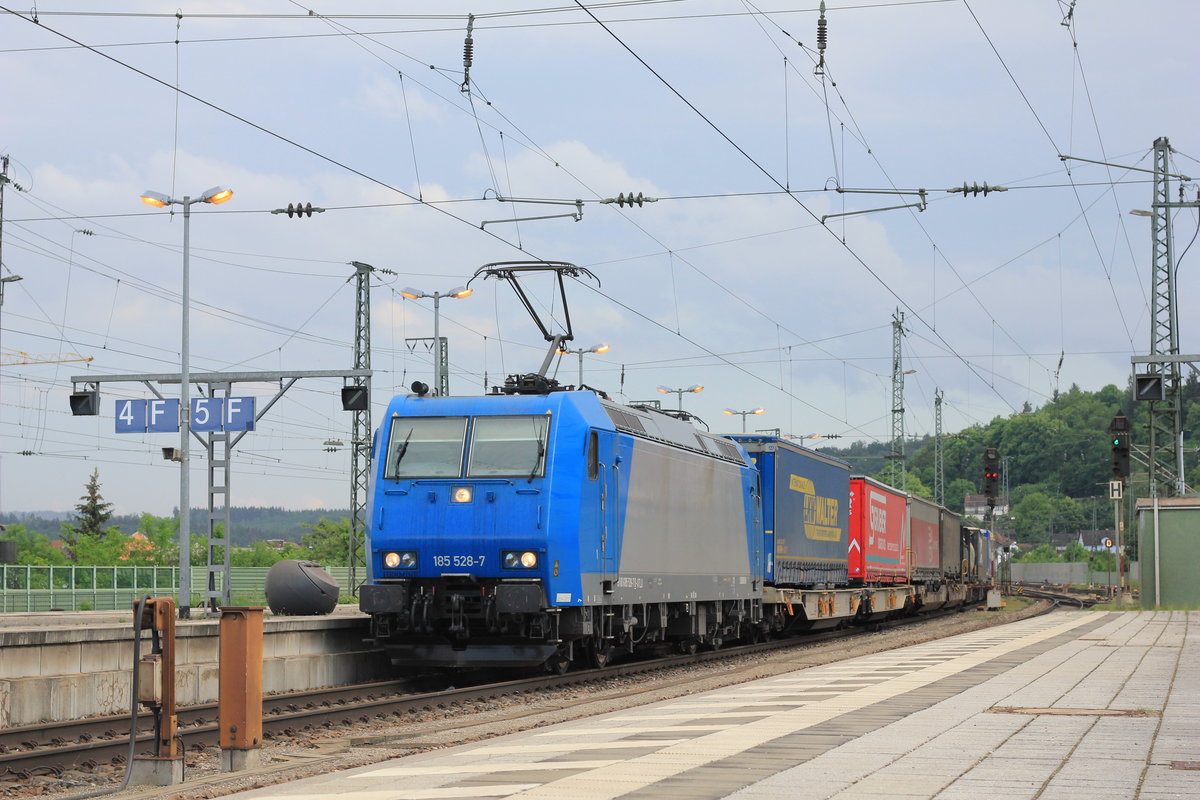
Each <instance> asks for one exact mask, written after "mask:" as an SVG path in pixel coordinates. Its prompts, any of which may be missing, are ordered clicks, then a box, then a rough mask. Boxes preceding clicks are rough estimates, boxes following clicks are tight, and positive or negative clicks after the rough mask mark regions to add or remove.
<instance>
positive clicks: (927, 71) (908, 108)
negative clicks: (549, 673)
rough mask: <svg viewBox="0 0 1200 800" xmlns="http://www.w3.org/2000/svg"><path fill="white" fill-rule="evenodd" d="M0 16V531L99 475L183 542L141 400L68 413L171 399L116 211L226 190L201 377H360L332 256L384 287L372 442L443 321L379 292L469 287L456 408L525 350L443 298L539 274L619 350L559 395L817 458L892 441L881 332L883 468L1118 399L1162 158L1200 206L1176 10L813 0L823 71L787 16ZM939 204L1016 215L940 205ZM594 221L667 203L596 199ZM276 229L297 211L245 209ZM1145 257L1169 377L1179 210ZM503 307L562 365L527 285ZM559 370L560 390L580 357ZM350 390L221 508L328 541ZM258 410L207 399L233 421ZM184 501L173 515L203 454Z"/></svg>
mask: <svg viewBox="0 0 1200 800" xmlns="http://www.w3.org/2000/svg"><path fill="white" fill-rule="evenodd" d="M0 9H2V10H0V87H3V90H2V92H0V97H3V101H4V112H3V114H0V154H3V155H7V156H8V157H9V159H10V161H9V168H8V181H9V182H8V183H7V184H6V186H5V191H4V194H3V212H2V214H3V228H2V233H0V261H2V268H0V276H3V277H13V276H20V278H21V280H19V281H16V280H13V281H8V282H6V283H3V284H0V285H3V287H4V293H3V296H2V297H3V304H2V306H0V351H2V352H3V361H2V365H0V511H5V512H20V511H32V510H39V509H51V510H70V509H71V508H72V507H73V506H74V505H75V503H77V502H78V501H79V498H80V496H81V495H82V494H83V489H84V485H85V483H86V482H87V480H88V476H89V475H91V474H92V472H93V470H98V472H99V479H100V484H101V492H102V494H103V496H104V498H105V499H106V500H107V501H109V502H111V503H113V504H114V510H115V511H116V512H117V513H122V514H126V513H128V514H136V513H141V512H147V513H152V514H157V515H169V514H171V513H172V511H173V509H175V508H177V507H178V505H179V498H180V495H179V484H180V472H179V466H178V464H176V463H173V462H170V461H165V460H164V459H163V457H162V452H161V448H163V447H169V446H178V442H179V439H178V434H171V433H140V432H138V433H117V432H116V409H117V404H118V402H119V401H122V400H129V399H141V400H145V399H149V398H152V397H154V395H153V394H152V392H151V391H150V390H149V389H148V388H147V387H146V386H145V385H144V384H142V383H139V382H130V381H124V382H121V381H110V382H101V384H100V387H101V409H100V414H99V415H97V416H93V417H73V416H71V413H70V409H69V403H68V396H69V395H70V394H71V393H72V391H73V388H75V387H76V386H79V385H80V384H78V383H77V382H75V381H77V379H81V378H82V379H83V380H85V381H86V380H87V379H92V380H99V379H101V378H104V377H105V376H122V375H135V374H151V375H178V373H179V372H180V361H181V350H182V339H183V325H182V318H183V314H182V308H183V303H182V293H183V269H182V265H183V233H184V226H183V219H182V214H181V212H180V207H179V206H173V207H172V208H173V210H174V213H171V209H155V208H151V207H149V206H146V205H144V204H142V203H141V202H139V199H138V198H139V196H140V195H141V194H142V193H143V192H144V191H145V190H153V191H157V192H161V193H163V194H166V195H169V196H171V197H173V198H176V199H182V198H183V197H185V196H186V197H193V198H194V197H197V196H199V195H201V194H202V193H203V192H204V191H205V190H207V189H209V188H210V187H213V186H224V187H228V188H231V189H233V190H234V196H233V198H232V199H231V200H230V201H229V202H227V203H224V204H222V205H219V206H217V205H209V204H204V203H196V204H194V205H192V206H191V209H192V213H191V220H190V246H189V255H190V267H189V275H190V277H189V284H188V288H189V293H190V314H189V325H188V340H189V351H190V358H189V369H190V371H191V372H193V373H198V372H240V373H245V372H301V371H311V370H326V371H329V370H333V371H342V370H349V369H351V368H352V367H353V353H354V350H353V343H354V309H355V286H354V281H353V276H354V272H355V270H354V267H352V266H351V265H350V262H355V261H357V262H362V263H367V264H370V265H372V266H373V267H374V268H375V270H376V271H375V272H374V273H373V278H372V281H371V293H370V306H371V309H370V310H371V343H372V348H371V366H372V369H373V372H374V375H373V378H372V415H373V420H374V423H375V424H378V423H379V420H380V419H381V417H382V416H383V413H384V410H385V409H386V406H387V403H388V401H389V399H390V398H391V397H392V396H393V395H395V394H397V393H402V392H404V391H406V387H407V386H409V385H410V384H411V383H412V382H413V381H414V380H423V381H425V382H427V383H432V362H431V359H430V356H429V353H428V352H427V351H426V350H425V349H424V348H423V346H422V345H421V344H420V343H406V339H413V338H420V337H429V336H432V334H433V308H432V306H433V304H432V301H431V300H429V299H419V300H407V299H405V298H404V297H403V296H402V295H401V291H402V290H403V289H405V288H409V287H412V288H416V289H419V290H421V291H423V292H426V293H429V294H432V293H434V292H443V293H444V292H447V291H449V290H451V289H452V288H456V287H458V286H461V285H464V284H466V283H468V281H470V286H471V288H472V289H474V290H475V291H474V294H473V295H471V296H470V297H468V298H464V299H443V300H442V301H441V302H440V325H441V333H442V334H443V335H445V336H446V337H447V338H448V343H449V344H448V347H449V358H450V378H449V380H450V390H451V392H452V393H453V394H478V393H481V392H483V391H484V387H485V386H494V385H497V384H499V383H502V382H503V379H504V376H505V375H508V374H512V373H528V372H533V371H535V370H537V368H538V367H539V366H540V364H541V362H542V359H543V357H544V356H545V354H546V352H547V344H546V342H545V341H544V340H543V339H542V336H541V334H540V332H539V330H538V328H537V327H536V325H535V323H534V321H533V320H532V319H531V318H530V316H529V315H528V314H527V313H526V311H525V310H524V308H523V307H522V306H521V304H520V303H519V301H518V299H517V297H516V295H515V294H514V293H513V291H512V289H511V287H509V286H508V285H506V284H504V283H502V282H500V281H497V280H494V279H487V278H485V277H484V276H479V277H476V278H475V279H474V280H471V278H472V276H474V275H475V273H476V271H477V270H479V269H480V268H481V267H483V266H484V265H485V264H489V263H494V262H505V261H536V260H551V261H563V262H569V263H571V264H575V265H577V266H579V267H581V268H584V269H585V270H586V271H587V272H586V273H581V274H580V276H579V277H578V278H577V279H573V280H569V281H568V282H567V300H568V308H569V314H570V320H571V323H572V332H573V334H574V340H573V342H571V343H570V346H572V347H576V348H589V347H591V346H593V345H595V344H600V343H605V344H608V345H609V346H610V348H611V349H610V350H609V351H608V352H606V353H603V354H592V353H588V354H586V355H584V356H583V359H584V360H583V364H584V370H585V374H584V382H585V383H586V384H588V385H590V386H594V387H597V388H599V389H602V390H604V391H606V392H608V393H609V394H610V395H611V396H612V397H614V398H615V399H617V400H619V401H624V402H636V401H644V400H652V399H657V400H660V401H662V402H663V403H664V404H665V405H668V406H675V405H677V404H679V403H680V402H682V405H683V407H684V408H685V409H686V410H688V411H690V412H692V413H694V414H696V415H697V416H698V417H699V418H700V419H701V420H702V422H703V424H706V425H707V426H708V427H709V428H710V429H711V430H713V431H716V432H728V431H739V430H741V427H742V424H743V422H745V424H746V425H747V427H748V429H749V430H756V429H763V430H768V429H778V430H779V431H781V432H782V433H787V434H792V435H796V436H809V435H813V434H819V435H821V436H825V437H832V436H837V437H840V438H839V439H836V440H835V439H832V438H829V439H825V440H824V441H823V442H822V441H820V440H814V442H813V443H815V444H817V446H820V444H822V443H825V444H833V445H841V446H845V445H849V444H851V443H852V442H855V441H864V442H872V441H888V440H889V439H890V437H891V432H892V415H891V409H892V370H893V364H892V351H893V335H894V321H895V320H896V319H897V318H898V315H899V314H903V322H902V331H903V337H902V341H901V352H902V356H903V364H902V367H903V370H904V371H905V372H907V373H908V374H907V375H905V384H904V386H905V394H904V407H905V431H906V434H908V435H910V436H922V435H926V434H932V433H933V432H934V398H935V395H936V393H938V392H940V393H941V394H942V397H943V405H942V412H943V413H942V416H943V428H944V430H945V431H946V432H951V431H955V430H960V429H962V428H965V427H968V426H970V425H975V424H981V423H987V422H988V421H990V420H991V419H993V418H995V417H997V416H1007V415H1009V414H1012V413H1015V412H1019V411H1021V410H1022V409H1023V408H1025V407H1026V404H1028V406H1030V407H1033V408H1037V407H1039V406H1041V405H1043V404H1045V403H1046V402H1048V401H1049V400H1050V399H1051V398H1052V397H1053V396H1054V393H1055V391H1057V390H1066V389H1068V388H1069V387H1071V386H1072V385H1078V386H1079V387H1081V388H1083V389H1086V390H1096V389H1099V388H1102V387H1103V386H1105V385H1108V384H1116V385H1119V386H1124V385H1125V383H1126V382H1127V380H1128V377H1129V375H1130V372H1131V368H1130V357H1131V356H1134V355H1141V354H1145V353H1147V352H1148V351H1149V347H1150V332H1149V325H1148V321H1149V297H1150V275H1149V268H1150V252H1151V251H1150V230H1149V220H1147V219H1145V218H1144V217H1139V216H1132V215H1130V214H1129V213H1128V212H1129V211H1130V210H1133V209H1144V208H1148V207H1149V204H1150V202H1151V192H1152V175H1151V174H1149V173H1148V172H1146V171H1145V170H1152V169H1153V156H1152V153H1153V144H1154V141H1155V140H1156V139H1157V138H1159V137H1164V136H1165V137H1168V138H1169V140H1170V143H1171V145H1172V147H1173V148H1174V152H1173V154H1172V157H1171V167H1172V169H1173V170H1174V171H1175V172H1177V173H1179V174H1182V175H1196V174H1200V163H1198V162H1197V158H1196V157H1197V156H1200V142H1197V141H1195V138H1194V136H1195V133H1194V132H1195V131H1196V130H1198V129H1200V125H1198V124H1197V123H1198V122H1200V114H1198V113H1197V106H1196V103H1195V92H1194V76H1195V74H1196V71H1197V67H1198V66H1200V65H1198V64H1197V58H1196V55H1195V49H1194V47H1192V46H1191V44H1190V42H1189V41H1188V40H1187V38H1186V35H1185V36H1184V37H1179V36H1176V35H1174V34H1173V32H1174V31H1193V30H1195V29H1196V23H1197V22H1200V5H1197V4H1196V3H1194V2H1191V1H1190V0H1147V2H1141V3H1137V4H1130V3H1127V2H1118V1H1117V0H1077V1H1076V2H1066V1H1065V0H965V1H964V0H915V1H913V0H907V1H904V2H888V0H880V1H879V2H839V1H836V0H835V1H834V2H829V3H827V4H826V12H825V19H826V23H827V39H826V41H827V45H826V47H825V49H824V51H823V59H822V57H821V56H822V53H821V51H819V50H818V36H817V31H818V17H819V12H818V9H817V8H816V5H815V4H813V3H802V4H799V3H793V2H788V1H787V0H769V1H768V0H759V2H750V1H749V0H742V1H741V2H738V1H737V0H647V1H645V2H636V1H634V2H606V3H583V4H582V5H581V4H579V3H565V4H561V5H550V4H537V3H522V2H508V1H507V0H493V2H490V3H485V4H476V5H474V6H473V5H471V4H464V3H459V2H453V1H450V2H437V3H421V2H410V3H404V4H401V5H397V4H395V3H384V2H363V1H361V0H343V1H342V2H338V3H326V4H325V5H312V4H302V3H299V2H283V1H282V0H279V1H278V2H235V1H234V0H210V1H209V2H204V3H199V2H191V3H187V2H185V3H183V4H182V5H181V4H180V3H179V0H176V2H173V3H170V4H166V3H159V2H138V0H126V1H125V2H123V3H120V4H116V5H114V4H108V3H96V2H94V0H91V1H89V2H81V1H80V2H70V1H64V2H59V3H54V4H44V3H38V4H36V5H35V6H34V7H33V8H30V7H29V6H28V4H26V5H25V6H23V7H20V8H16V7H12V6H3V5H2V4H0ZM397 10H400V11H403V12H404V13H395V12H396V11H397ZM468 14H474V15H475V16H474V18H473V19H469V18H468ZM35 17H36V18H35ZM468 26H470V32H471V39H472V42H473V54H472V61H471V65H470V68H469V69H468V70H465V71H464V64H463V54H464V42H465V39H466V37H467V32H468ZM1189 75H1190V76H1192V77H1190V78H1189V77H1188V76H1189ZM1189 136H1190V137H1192V138H1190V139H1189ZM1061 156H1069V157H1070V158H1068V159H1065V160H1064V159H1063V158H1062V157H1061ZM1081 159H1086V160H1081ZM1091 162H1107V165H1104V164H1096V163H1091ZM1139 170H1141V171H1139ZM964 183H966V184H972V185H973V184H978V185H980V186H982V185H983V184H984V183H986V184H988V185H989V186H1002V187H1005V188H1006V189H1007V191H1005V192H988V193H987V194H986V195H984V194H983V193H982V192H980V193H973V194H971V195H970V196H964V194H963V193H949V192H948V191H947V190H948V189H950V188H953V187H961V186H963V184H964ZM1179 185H1180V182H1179V181H1173V182H1172V192H1173V193H1175V192H1176V191H1177V189H1178V188H1179ZM1184 186H1185V192H1186V195H1185V196H1186V197H1187V199H1195V193H1196V189H1197V185H1196V183H1194V182H1192V183H1188V184H1184ZM921 189H924V190H925V195H924V199H922V196H921V195H920V194H919V193H918V190H921ZM622 194H624V195H626V196H628V195H638V194H641V195H643V196H644V197H647V198H654V199H655V202H646V203H644V204H643V205H641V206H630V205H626V206H621V205H618V204H616V203H604V202H602V201H604V200H606V199H611V198H617V197H619V196H620V195H622ZM1173 196H1175V197H1177V195H1174V194H1173ZM518 201H519V202H518ZM576 201H582V209H583V210H582V214H581V215H578V216H579V218H578V219H576V218H575V217H574V216H564V215H572V214H576V213H577V209H578V206H577V205H576ZM290 203H291V204H297V203H301V204H306V203H311V204H312V205H314V206H316V207H318V208H323V209H325V211H324V212H322V213H316V214H313V215H312V216H311V217H302V218H289V217H288V216H287V215H286V214H273V213H271V212H272V211H273V210H276V209H281V208H286V207H287V205H288V204H290ZM906 206H907V207H906ZM535 217H543V218H542V219H531V218H535ZM515 219H519V220H520V221H516V222H514V221H513V220H515ZM1174 227H1175V239H1176V248H1175V251H1176V253H1177V254H1180V253H1182V254H1183V255H1182V258H1181V259H1180V260H1179V267H1180V269H1179V272H1178V284H1177V290H1176V291H1177V304H1178V305H1179V308H1180V309H1181V313H1180V320H1181V330H1180V344H1181V350H1182V351H1183V352H1185V353H1186V352H1195V351H1196V348H1197V343H1196V341H1195V336H1196V333H1195V330H1194V329H1193V328H1192V327H1191V319H1192V315H1190V314H1188V313H1186V309H1187V308H1188V307H1189V305H1188V304H1189V298H1194V297H1196V295H1197V290H1198V289H1200V286H1198V285H1197V283H1198V281H1197V277H1196V276H1197V274H1198V273H1197V270H1196V269H1195V268H1194V266H1193V264H1192V263H1190V262H1192V261H1194V260H1195V259H1196V258H1197V254H1193V253H1188V252H1186V250H1185V248H1186V247H1187V245H1188V244H1189V242H1190V241H1191V240H1192V239H1193V237H1194V236H1195V233H1196V230H1197V216H1196V212H1195V210H1193V209H1188V210H1182V211H1180V212H1179V213H1178V214H1177V216H1176V217H1175V221H1174ZM588 273H590V276H594V277H589V274H588ZM542 277H543V278H544V277H545V276H542ZM528 290H529V292H530V293H531V296H532V297H533V301H534V304H535V308H536V309H537V310H538V311H539V313H540V314H541V315H542V316H543V317H544V318H547V319H550V320H552V321H551V323H550V324H551V325H552V326H553V329H554V330H562V326H563V324H564V322H565V316H564V314H563V308H562V304H561V302H559V301H558V300H556V299H555V297H554V294H553V292H552V291H551V286H550V285H549V283H548V282H546V281H544V280H543V281H538V280H534V279H531V280H530V281H529V283H528ZM82 358H87V359H90V360H87V361H82V360H64V359H82ZM21 362H32V363H21ZM552 370H557V372H556V374H557V377H558V378H559V379H560V380H561V381H562V382H563V383H570V384H574V383H576V382H577V381H578V371H579V357H578V356H577V355H574V354H571V355H567V356H564V357H563V358H562V359H560V360H556V361H555V363H554V364H553V366H552ZM73 382H74V383H73ZM342 383H343V381H342V379H341V378H336V377H335V378H303V379H301V380H298V381H297V382H296V383H295V384H294V385H292V386H291V387H290V388H289V389H288V390H287V391H286V392H285V393H284V394H283V395H282V397H280V399H279V400H278V402H276V403H275V404H274V405H273V406H272V407H271V408H270V409H269V410H268V411H267V412H266V413H265V414H263V416H262V418H261V419H260V420H259V422H258V424H257V427H256V429H255V430H254V431H252V432H250V433H248V434H246V436H244V437H243V438H242V439H241V440H240V441H239V443H238V444H237V446H236V449H235V455H234V458H233V462H232V467H231V477H230V482H229V502H230V503H231V504H232V505H236V506H246V505H268V506H281V507H284V508H297V509H299V508H347V507H349V503H350V464H351V457H350V451H349V449H348V448H347V447H346V446H345V445H346V444H347V443H348V442H349V441H350V438H351V437H350V434H351V423H352V419H351V417H352V415H351V414H350V413H348V412H345V411H342V409H341V403H340V388H341V385H342ZM693 385H702V386H703V387H704V389H703V391H702V392H696V393H685V394H682V395H679V394H663V393H660V392H659V391H658V390H657V387H659V386H665V387H667V388H676V389H683V388H687V387H690V386H693ZM155 388H157V389H158V390H159V391H160V392H161V394H162V395H163V396H166V397H177V396H178V385H177V384H169V383H168V384H162V385H159V384H155ZM279 389H280V384H279V383H278V382H275V383H270V382H246V383H238V384H235V391H234V392H233V394H234V395H236V396H245V397H254V398H256V401H257V402H258V404H259V409H261V408H262V407H263V406H264V405H265V404H266V403H267V402H269V401H270V400H271V399H272V398H274V397H275V396H276V394H277V393H278V392H279ZM196 391H198V389H197V390H194V391H193V395H195V394H196ZM759 407H761V408H763V409H765V411H764V412H763V413H762V414H760V415H757V416H748V417H743V416H741V415H729V414H725V413H723V411H724V410H725V409H731V410H734V411H745V410H750V409H755V408H759ZM330 442H333V443H335V444H330ZM336 443H341V444H340V446H339V445H338V444H336ZM330 450H332V451H333V452H330ZM189 469H190V473H189V474H190V483H191V486H192V490H191V498H192V505H193V507H202V506H203V505H205V503H206V501H207V495H206V491H205V486H206V484H207V468H206V463H205V460H204V457H203V451H202V450H200V451H199V452H197V449H196V447H195V446H193V460H192V461H191V463H190V466H189ZM195 524H196V523H193V525H195Z"/></svg>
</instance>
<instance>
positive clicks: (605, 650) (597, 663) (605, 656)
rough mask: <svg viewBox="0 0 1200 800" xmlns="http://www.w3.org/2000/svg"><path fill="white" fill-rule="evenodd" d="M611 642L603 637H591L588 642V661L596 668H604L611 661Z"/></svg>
mask: <svg viewBox="0 0 1200 800" xmlns="http://www.w3.org/2000/svg"><path fill="white" fill-rule="evenodd" d="M612 651H613V648H612V644H610V643H609V642H606V641H604V640H603V639H592V640H591V642H589V643H588V662H589V663H590V664H591V665H592V666H593V667H595V668H596V669H604V668H605V667H607V666H608V665H609V664H610V663H611V662H612Z"/></svg>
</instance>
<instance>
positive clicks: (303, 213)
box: [271, 203, 325, 217]
mask: <svg viewBox="0 0 1200 800" xmlns="http://www.w3.org/2000/svg"><path fill="white" fill-rule="evenodd" d="M271 213H272V214H287V215H288V216H289V217H311V216H312V215H313V214H323V213H325V209H323V208H320V207H319V206H314V205H313V204H312V203H288V204H287V208H276V209H274V210H272V211H271Z"/></svg>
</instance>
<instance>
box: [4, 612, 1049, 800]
mask: <svg viewBox="0 0 1200 800" xmlns="http://www.w3.org/2000/svg"><path fill="white" fill-rule="evenodd" d="M1046 605H1048V603H1046V602H1045V601H1043V602H1041V603H1038V604H1035V605H1032V606H1028V607H1024V608H1020V609H1018V608H1006V609H1002V610H1000V611H979V610H968V611H964V612H963V613H960V614H952V615H949V616H945V617H940V618H937V619H933V620H927V621H924V622H921V623H919V624H911V625H905V626H901V627H898V628H894V629H891V630H885V631H882V632H877V633H865V634H862V635H859V636H855V637H851V638H849V639H844V640H838V641H832V642H824V643H818V644H811V645H809V646H805V647H800V648H795V649H787V650H783V651H777V652H772V653H768V654H756V655H747V656H732V657H731V658H730V659H729V660H728V661H722V662H719V663H708V664H700V665H694V666H687V667H675V668H670V669H664V670H661V671H658V672H653V673H650V674H643V675H635V676H627V677H614V678H612V679H610V680H607V681H603V682H596V683H589V684H587V685H585V686H580V687H570V688H564V689H558V690H548V691H544V692H539V693H538V694H536V695H516V696H506V697H503V698H500V699H495V700H488V701H480V702H476V703H468V704H464V705H462V706H458V707H453V708H449V709H438V710H436V711H426V712H421V713H413V714H408V715H406V716H405V717H404V718H403V720H402V721H395V722H391V721H374V722H372V723H368V724H363V723H354V724H353V725H352V726H346V728H345V729H344V730H339V729H337V728H336V727H334V728H330V729H327V730H323V731H320V732H313V733H305V734H302V735H300V736H297V737H292V738H289V739H287V740H286V741H284V740H275V741H270V742H267V743H266V744H265V746H264V747H263V750H262V765H261V766H259V767H257V768H255V769H253V770H247V771H244V772H240V773H222V772H220V752H219V750H218V749H217V748H215V747H211V748H205V749H203V750H199V751H189V752H188V753H187V755H186V757H185V773H184V774H185V781H184V783H182V784H179V785H177V786H170V787H153V788H149V787H138V788H132V789H128V790H126V791H123V792H118V793H113V794H108V795H107V797H112V798H117V799H118V800H133V799H134V798H138V799H140V798H163V799H164V800H206V799H207V798H215V797H221V796H224V795H227V794H231V793H234V792H239V791H244V790H248V789H256V788H261V787H264V786H271V785H275V784H278V783H284V782H287V781H292V780H296V779H299V778H305V777H310V776H312V775H319V774H323V773H327V772H333V771H336V770H342V769H349V768H352V767H359V766H365V765H368V764H374V763H378V762H380V761H384V760H387V759H390V758H396V757H398V756H404V755H409V754H412V753H420V752H426V751H429V750H436V749H439V748H443V747H451V746H454V745H460V744H468V743H471V742H477V741H480V740H483V739H489V738H492V737H495V736H503V735H505V734H508V733H514V732H517V731H523V730H528V729H531V728H539V727H545V726H547V725H554V724H556V723H560V722H566V721H570V720H577V719H582V718H585V717H590V716H595V715H597V714H606V713H608V712H611V711H620V710H623V709H628V708H634V707H637V706H643V705H647V704H650V703H655V702H658V701H660V700H668V699H671V698H674V697H680V696H684V695H689V694H695V693H698V692H706V691H709V690H712V689H717V688H721V687H725V686H731V685H736V684H740V683H746V682H749V681H754V680H758V679H760V678H767V677H771V676H774V675H779V674H782V673H786V672H792V671H795V670H799V669H805V668H807V667H814V666H818V665H821V664H828V663H831V662H835V661H842V660H845V659H849V658H856V657H859V656H864V655H870V654H872V653H878V652H882V651H885V650H893V649H896V648H899V647H907V646H909V645H914V644H920V643H922V642H927V641H932V640H934V639H941V638H945V637H947V636H954V635H956V634H960V633H967V632H970V631H974V630H979V629H981V628H986V627H990V626H993V625H998V624H1003V623H1006V622H1014V621H1016V620H1018V619H1024V618H1026V617H1028V616H1031V615H1033V614H1035V613H1037V612H1038V611H1040V610H1042V609H1044V608H1045V607H1046ZM123 775H124V767H123V766H121V767H108V766H104V767H97V768H95V769H94V770H93V771H91V772H85V771H71V772H68V773H65V774H63V775H61V776H35V777H33V778H31V779H29V780H27V781H25V782H24V783H22V784H14V783H5V782H3V781H2V780H0V798H5V800H7V799H8V798H28V797H48V798H54V800H71V799H72V798H73V797H78V796H80V795H82V794H85V793H88V794H90V793H93V792H95V791H97V790H104V789H107V788H110V787H111V788H113V789H115V788H116V787H118V786H119V785H120V783H121V779H122V777H123Z"/></svg>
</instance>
